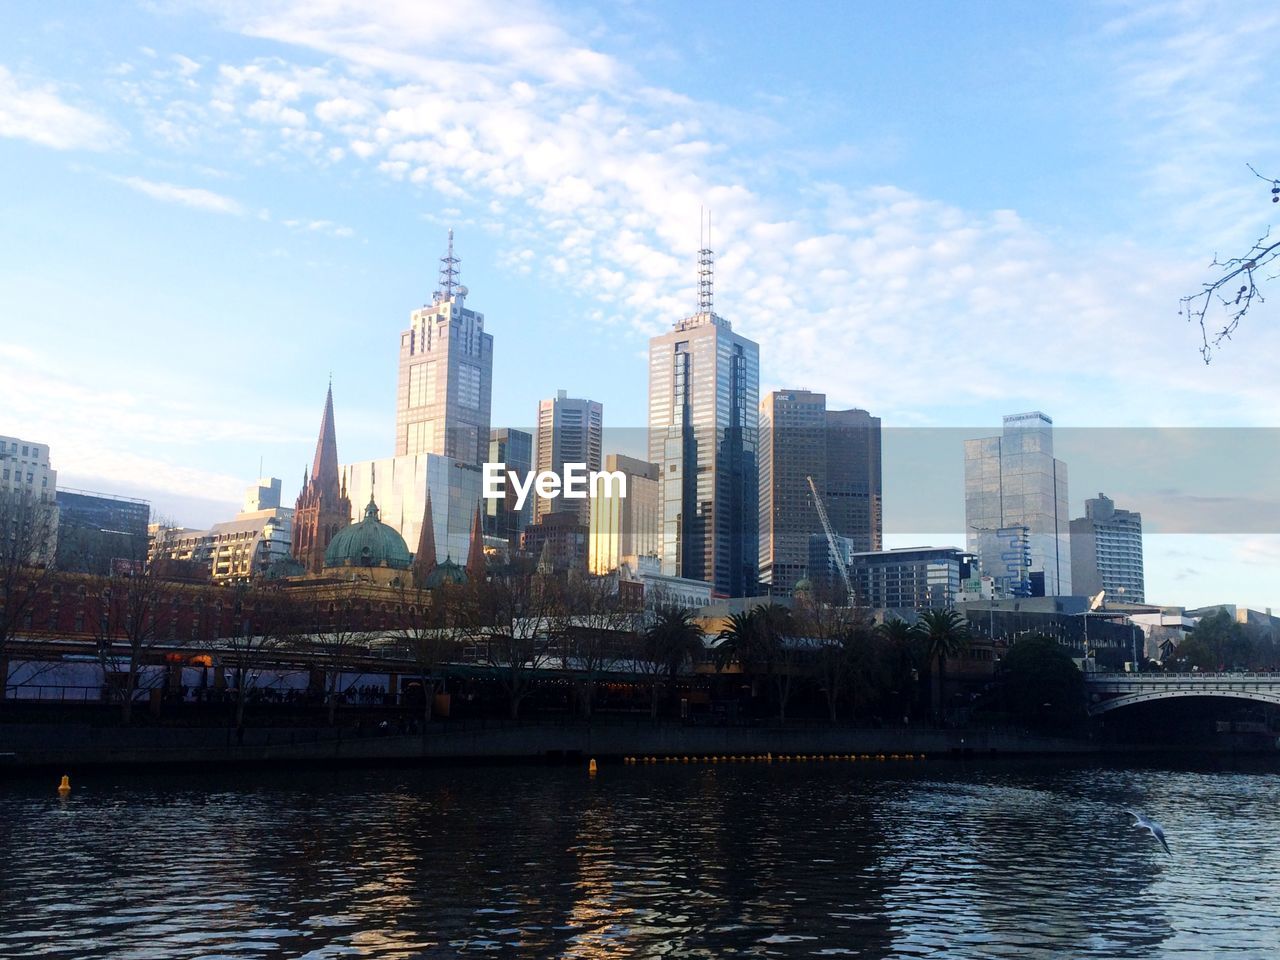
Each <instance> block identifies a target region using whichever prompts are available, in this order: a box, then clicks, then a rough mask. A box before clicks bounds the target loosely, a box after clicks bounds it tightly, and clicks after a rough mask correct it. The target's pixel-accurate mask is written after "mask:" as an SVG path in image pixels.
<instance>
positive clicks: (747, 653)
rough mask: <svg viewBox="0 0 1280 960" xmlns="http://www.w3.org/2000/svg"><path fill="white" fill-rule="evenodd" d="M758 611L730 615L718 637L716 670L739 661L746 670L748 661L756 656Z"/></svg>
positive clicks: (752, 610) (756, 608) (754, 609)
mask: <svg viewBox="0 0 1280 960" xmlns="http://www.w3.org/2000/svg"><path fill="white" fill-rule="evenodd" d="M758 609H759V608H758V607H753V608H752V609H750V610H747V611H745V612H743V613H731V614H729V619H728V620H727V621H726V622H725V625H724V627H722V628H721V630H720V632H719V633H718V634H717V635H716V640H717V641H718V642H717V643H716V648H715V662H716V670H723V669H724V668H725V667H726V666H728V664H729V663H730V661H733V660H737V661H738V662H739V663H741V664H742V665H743V669H744V670H745V669H746V663H747V661H748V660H750V659H751V657H752V656H753V655H754V654H755V644H756V633H757V631H758V626H759V618H758V617H757V616H756V610H758Z"/></svg>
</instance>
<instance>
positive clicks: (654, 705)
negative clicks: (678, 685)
mask: <svg viewBox="0 0 1280 960" xmlns="http://www.w3.org/2000/svg"><path fill="white" fill-rule="evenodd" d="M640 641H641V642H640V656H639V657H638V659H637V667H638V668H639V669H640V670H641V671H642V672H644V673H646V674H647V675H648V676H649V678H650V692H651V697H650V702H649V715H650V716H651V717H652V718H653V719H655V720H656V719H657V718H658V700H659V696H660V691H661V685H662V681H663V680H664V679H665V680H666V681H667V682H668V683H674V682H675V679H676V677H677V676H678V675H679V673H680V668H681V667H683V666H684V665H685V663H687V662H688V661H690V660H692V659H693V658H694V657H696V656H699V655H700V654H701V653H702V651H703V650H704V649H705V648H704V644H703V634H702V627H700V626H698V623H697V621H696V620H694V618H693V613H692V611H689V610H685V609H683V608H681V607H675V606H661V607H658V608H657V609H656V610H654V612H653V621H652V622H651V623H650V624H649V626H648V628H647V629H646V630H645V631H644V633H643V634H641V636H640Z"/></svg>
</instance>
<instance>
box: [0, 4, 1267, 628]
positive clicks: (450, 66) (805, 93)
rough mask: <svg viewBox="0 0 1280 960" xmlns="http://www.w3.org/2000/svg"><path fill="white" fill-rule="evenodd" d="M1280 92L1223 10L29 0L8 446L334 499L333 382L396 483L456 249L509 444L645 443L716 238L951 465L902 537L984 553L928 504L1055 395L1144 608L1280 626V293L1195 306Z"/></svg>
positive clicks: (803, 341) (1249, 223)
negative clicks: (596, 430) (991, 440)
mask: <svg viewBox="0 0 1280 960" xmlns="http://www.w3.org/2000/svg"><path fill="white" fill-rule="evenodd" d="M1278 79H1280V10H1277V11H1272V10H1270V9H1269V8H1266V7H1256V8H1253V9H1251V11H1250V13H1249V15H1248V16H1247V17H1245V16H1240V15H1239V13H1238V8H1236V7H1232V6H1228V5H1227V4H1225V3H1207V2H1205V3H1202V2H1194V0H1184V2H1162V3H1124V2H1101V3H1083V2H1082V3H1075V2H1071V3H1067V2H1063V3H1042V4H1034V5H1033V4H1026V3H1020V2H1019V3H1014V2H1010V3H1000V2H983V3H953V4H943V3H937V2H893V3H889V2H885V3H875V2H858V3H846V2H830V3H823V2H800V3H794V4H778V3H764V2H760V3H753V2H743V0H736V2H710V0H708V2H700V3H698V4H693V5H690V4H687V3H680V4H678V3H675V2H659V0H655V2H642V0H632V2H621V3H617V4H610V5H601V9H595V10H592V9H590V8H588V7H587V6H585V5H577V4H556V3H549V2H522V0H469V2H468V3H466V4H458V3H453V4H439V3H430V2H422V0H383V2H380V3H378V4H364V3H356V2H353V0H305V2H304V0H297V2H294V0H265V2H253V3H250V2H239V0H148V2H135V3H128V2H124V3H113V4H107V3H88V2H65V3H59V4H56V5H48V4H25V5H6V6H5V7H4V8H3V11H0V174H2V175H3V176H2V177H0V364H2V365H3V368H4V375H3V378H2V379H0V383H3V384H4V385H5V387H7V389H5V390H4V391H3V393H4V398H5V399H4V402H3V405H0V433H5V434H9V435H13V436H20V437H23V438H26V439H31V440H38V441H43V442H47V443H49V444H50V446H51V449H52V457H53V461H54V466H55V468H56V469H57V470H58V472H59V478H58V482H59V485H60V486H66V487H77V488H81V489H90V490H101V491H106V492H110V493H117V494H124V495H131V496H140V497H145V498H147V499H149V500H151V501H152V503H153V508H154V511H155V513H156V514H157V515H160V516H164V517H166V518H169V519H172V520H175V521H177V522H180V523H184V524H186V525H190V526H198V525H204V524H208V523H211V522H214V521H216V520H219V519H226V518H228V517H229V516H230V514H231V513H233V512H234V511H235V509H237V505H238V503H239V501H240V498H241V493H242V491H243V489H244V487H246V486H247V485H248V484H249V483H250V482H251V481H252V480H253V479H254V478H256V477H257V476H258V475H259V473H260V472H261V473H262V474H265V475H273V476H279V477H282V478H283V479H284V487H285V496H286V498H289V499H292V497H293V496H294V495H296V492H297V487H298V483H299V481H300V479H301V474H302V470H303V468H304V466H305V465H306V464H307V463H309V461H310V458H311V453H312V450H313V448H314V444H315V437H316V431H317V428H318V425H319V417H320V411H321V406H322V403H323V398H324V391H325V388H326V385H327V383H328V380H329V377H330V376H332V378H333V389H334V398H335V406H336V421H337V428H338V444H339V454H340V457H341V459H342V460H343V461H344V462H350V461H355V460H360V459H368V458H373V457H379V456H387V455H389V454H390V453H391V448H392V441H393V436H394V433H393V431H394V390H395V379H396V350H397V344H398V338H399V332H400V330H401V329H403V328H404V327H406V326H407V321H408V316H409V313H410V311H411V310H412V309H414V308H415V307H417V306H419V305H421V304H423V303H425V302H428V301H429V300H430V298H431V295H432V292H433V290H434V289H435V287H436V282H437V271H438V259H439V257H440V256H441V255H442V253H443V252H444V246H445V237H446V231H447V230H448V229H449V228H450V227H452V228H453V230H454V232H455V250H456V253H457V255H458V256H459V257H460V258H461V261H462V262H461V280H462V282H463V283H464V284H466V285H467V286H468V288H469V290H470V295H469V297H468V305H469V306H471V307H473V308H475V309H478V310H481V311H483V312H484V314H485V317H486V328H487V330H488V331H489V332H490V333H492V334H493V336H494V341H495V348H494V377H495V384H494V391H493V423H494V425H495V426H498V425H512V426H521V425H528V424H530V423H531V422H533V419H534V412H535V411H536V404H537V401H538V400H539V399H540V398H542V397H547V396H552V395H554V392H555V391H556V390H557V389H565V390H568V391H569V393H570V395H572V396H586V397H590V398H592V399H596V400H599V401H601V402H602V403H603V404H604V410H605V421H606V425H607V426H609V427H611V428H615V429H623V430H637V431H638V430H642V429H643V427H644V424H645V417H646V409H645V404H646V388H647V383H646V377H647V366H646V359H645V358H646V355H647V354H646V351H647V339H648V338H649V337H650V336H652V335H654V334H656V333H659V332H662V331H663V330H665V329H668V328H669V327H670V325H671V323H673V322H674V321H675V320H677V319H679V318H680V317H682V316H684V315H687V314H689V313H691V312H693V310H694V308H695V305H696V290H695V284H696V273H695V259H696V256H695V252H696V250H697V247H698V244H699V218H700V214H701V211H702V210H703V209H707V210H710V212H711V221H712V239H711V244H712V246H713V247H714V249H715V251H716V275H715V291H716V300H715V306H716V311H717V312H718V313H720V314H721V315H723V316H725V317H726V318H728V319H729V320H730V321H731V322H732V323H733V324H734V328H735V330H738V331H740V332H742V333H744V334H745V335H747V336H749V337H751V338H753V339H755V340H757V341H758V342H759V343H760V345H761V367H762V370H761V376H762V388H763V389H766V390H767V389H776V388H799V387H805V388H809V389H814V390H822V391H825V392H826V393H827V395H828V398H829V405H830V406H833V407H835V406H855V405H856V406H861V407H864V408H866V409H868V410H870V411H871V412H872V413H874V414H876V415H878V416H880V417H881V418H882V419H883V422H884V425H885V429H886V431H890V430H894V431H899V433H898V434H896V435H899V436H914V435H913V434H911V433H910V431H913V430H922V431H925V432H926V434H927V435H929V436H937V437H943V438H946V439H945V440H944V441H939V442H938V444H937V445H936V447H935V448H934V449H935V452H934V453H932V454H931V456H928V457H925V458H923V459H921V458H920V457H919V456H915V455H912V456H905V455H904V456H901V457H897V458H896V459H895V454H894V451H895V449H897V448H895V447H893V445H892V444H890V443H886V463H885V488H886V494H885V497H886V504H885V512H886V523H887V538H886V539H887V542H888V543H889V545H893V546H902V545H907V544H915V543H920V542H923V541H929V542H934V543H943V542H945V543H960V542H962V535H963V491H962V487H961V486H960V484H959V483H945V484H938V483H933V484H928V483H926V484H923V485H922V484H921V483H920V482H919V481H920V479H921V478H922V477H926V476H927V477H929V478H935V477H943V478H945V477H958V476H960V475H961V471H962V459H961V458H962V449H961V444H960V438H961V436H980V435H984V434H992V433H995V432H998V429H999V425H1000V418H1001V416H1002V415H1004V414H1008V413H1016V412H1021V411H1025V410H1043V411H1044V412H1046V413H1048V414H1049V415H1050V416H1052V417H1053V419H1054V421H1055V424H1056V425H1058V426H1059V427H1060V428H1065V430H1064V432H1063V436H1064V437H1065V436H1068V435H1070V436H1072V437H1074V438H1076V440H1075V441H1074V447H1073V449H1075V450H1076V451H1077V453H1076V457H1077V460H1078V461H1079V462H1078V463H1077V464H1076V465H1075V466H1074V467H1073V469H1072V473H1071V490H1070V493H1071V512H1072V514H1073V515H1080V514H1082V513H1083V502H1084V499H1085V498H1086V497H1091V496H1095V495H1096V494H1097V493H1098V492H1101V491H1105V492H1107V493H1108V495H1110V496H1113V497H1114V498H1115V499H1116V501H1117V504H1118V505H1119V506H1121V507H1128V508H1130V509H1136V510H1145V514H1144V515H1146V516H1148V517H1149V518H1150V520H1149V522H1148V532H1149V534H1150V535H1149V536H1148V537H1147V585H1148V586H1147V593H1148V597H1149V599H1153V600H1155V601H1157V602H1165V603H1186V604H1188V605H1191V606H1196V605H1200V604H1207V603H1212V602H1236V603H1246V604H1249V605H1251V606H1254V607H1259V608H1262V607H1267V606H1271V605H1272V604H1273V603H1274V604H1275V605H1276V606H1277V607H1280V590H1278V589H1277V587H1276V586H1275V583H1276V577H1275V573H1276V571H1277V568H1278V567H1280V536H1278V535H1277V534H1278V533H1280V530H1278V529H1277V524H1276V520H1275V517H1276V511H1277V495H1276V493H1275V491H1274V487H1275V483H1274V478H1275V476H1276V467H1277V452H1278V451H1280V445H1277V442H1276V440H1277V436H1280V435H1278V434H1277V433H1276V432H1275V428H1277V427H1280V402H1278V401H1280V381H1278V380H1277V378H1276V376H1275V373H1274V370H1275V358H1276V356H1277V347H1280V330H1278V329H1277V327H1276V324H1275V323H1274V317H1275V312H1274V307H1273V304H1272V303H1271V302H1268V303H1265V304H1262V305H1261V306H1259V307H1258V308H1256V310H1255V312H1254V313H1253V314H1251V315H1250V316H1249V317H1248V318H1247V320H1246V322H1245V323H1244V324H1243V325H1242V326H1241V328H1240V330H1239V331H1238V333H1237V335H1236V336H1235V337H1234V339H1233V340H1232V341H1231V342H1229V343H1227V344H1225V345H1224V346H1223V348H1222V349H1220V350H1219V351H1218V352H1217V353H1216V354H1215V356H1214V359H1213V362H1212V363H1211V364H1208V365H1206V364H1205V363H1204V362H1203V361H1202V360H1201V357H1200V354H1199V352H1198V347H1199V333H1198V330H1197V329H1195V328H1194V327H1192V326H1190V325H1188V324H1187V323H1186V322H1185V320H1184V318H1182V317H1181V316H1179V314H1178V299H1179V297H1181V296H1182V295H1183V294H1185V293H1189V292H1193V291H1194V290H1196V289H1197V288H1198V286H1199V284H1200V283H1202V282H1203V281H1204V280H1205V279H1207V278H1209V277H1210V276H1211V274H1210V273H1208V271H1207V265H1208V263H1209V261H1210V260H1211V259H1212V257H1213V254H1214V253H1215V252H1219V251H1221V252H1224V253H1225V252H1231V251H1233V250H1243V249H1246V248H1247V247H1248V245H1249V244H1250V243H1252V241H1253V239H1254V238H1255V237H1257V236H1259V235H1260V234H1261V233H1262V232H1263V231H1264V230H1265V229H1266V227H1267V225H1268V222H1269V217H1270V215H1271V214H1272V211H1273V209H1274V208H1272V207H1271V205H1270V203H1269V200H1270V195H1269V189H1268V187H1269V184H1266V183H1263V182H1262V181H1260V180H1258V179H1256V178H1255V177H1254V176H1253V174H1251V173H1250V172H1249V169H1248V166H1247V164H1250V163H1252V164H1253V165H1254V166H1257V167H1258V168H1259V169H1262V170H1264V171H1265V170H1267V169H1273V172H1272V174H1271V175H1278V174H1276V173H1275V172H1274V168H1276V167H1280V157H1277V147H1278V146H1280V125H1277V124H1276V123H1275V121H1274V117H1273V116H1271V115H1270V110H1269V107H1270V105H1271V104H1272V103H1273V101H1274V91H1275V90H1276V89H1277V80H1278ZM1277 292H1280V287H1278V288H1277ZM940 428H945V429H940ZM1092 430H1102V431H1105V433H1098V434H1096V436H1106V437H1108V438H1110V439H1109V440H1108V443H1107V444H1103V445H1101V446H1096V445H1094V444H1093V443H1092V441H1091V440H1090V438H1091V437H1093V436H1095V434H1092V433H1091V432H1090V431H1092ZM930 431H932V432H930ZM1115 431H1119V432H1118V433H1117V432H1115ZM1126 431H1133V432H1132V433H1126ZM1116 437H1121V438H1126V439H1122V440H1121V441H1118V442H1117V441H1115V438H1116ZM1171 438H1176V439H1177V442H1176V443H1173V444H1172V445H1171V446H1166V444H1167V443H1168V442H1169V441H1170V440H1171ZM1188 438H1190V439H1188ZM908 446H910V444H908ZM1067 446H1068V447H1071V446H1072V444H1067ZM1099 449H1105V450H1107V451H1108V454H1107V455H1106V456H1100V455H1090V452H1091V451H1095V450H1099ZM1166 453H1170V454H1171V455H1169V456H1166ZM1173 454H1176V455H1173ZM1059 455H1060V456H1064V458H1065V456H1066V454H1065V453H1064V452H1063V451H1062V450H1060V451H1059ZM1224 501H1226V502H1227V506H1228V509H1225V510H1223V509H1219V508H1220V507H1221V506H1222V504H1223V502H1224ZM939 504H942V507H941V508H939V506H938V505H939ZM1206 504H1209V505H1212V506H1213V509H1209V510H1207V511H1203V512H1202V508H1203V507H1205V505H1206ZM1171 512H1173V513H1177V518H1176V520H1175V521H1172V522H1171V521H1170V520H1169V517H1170V514H1171ZM1228 515H1229V516H1228ZM1252 517H1256V518H1257V519H1256V522H1255V521H1254V520H1252V519H1251V518H1252Z"/></svg>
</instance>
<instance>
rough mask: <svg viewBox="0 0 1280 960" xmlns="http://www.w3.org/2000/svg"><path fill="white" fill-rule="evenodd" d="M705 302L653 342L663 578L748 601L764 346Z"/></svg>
mask: <svg viewBox="0 0 1280 960" xmlns="http://www.w3.org/2000/svg"><path fill="white" fill-rule="evenodd" d="M707 301H709V297H708V298H707ZM707 301H704V302H703V303H702V304H701V307H702V309H701V311H700V312H699V313H696V314H694V315H693V316H691V317H687V318H685V319H683V320H681V321H679V322H678V323H677V324H676V325H675V328H674V329H673V330H672V331H671V332H669V333H665V334H662V335H661V336H658V337H654V338H653V339H652V340H650V341H649V460H650V461H652V462H653V463H655V464H657V465H658V468H659V471H658V482H659V490H658V497H659V508H660V515H659V523H660V525H661V536H660V542H659V551H660V557H661V562H662V573H663V575H665V576H675V577H685V578H687V579H692V580H705V581H709V582H710V583H711V584H712V587H713V589H714V590H715V592H716V593H717V594H720V595H723V596H730V597H740V596H749V595H751V594H753V593H754V592H755V588H756V574H757V563H758V556H759V549H758V548H759V509H758V506H757V504H758V498H759V468H758V465H757V460H756V457H757V451H756V444H757V440H758V433H759V404H760V347H759V346H758V345H757V344H756V343H754V342H753V341H751V340H748V339H747V338H746V337H743V336H742V335H740V334H737V333H734V332H733V328H732V326H731V325H730V323H729V321H728V320H725V319H724V318H723V317H720V316H718V315H717V314H715V313H714V312H713V311H712V310H711V305H710V303H709V302H707Z"/></svg>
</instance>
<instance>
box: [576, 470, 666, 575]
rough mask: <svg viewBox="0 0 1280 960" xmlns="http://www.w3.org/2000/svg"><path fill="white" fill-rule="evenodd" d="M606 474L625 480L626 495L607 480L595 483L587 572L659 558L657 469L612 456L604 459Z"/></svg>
mask: <svg viewBox="0 0 1280 960" xmlns="http://www.w3.org/2000/svg"><path fill="white" fill-rule="evenodd" d="M604 469H605V472H606V473H621V474H622V475H623V476H624V477H626V481H627V495H626V496H625V497H624V496H620V495H619V488H618V487H617V485H616V484H614V483H612V482H611V481H610V480H609V479H607V478H603V477H602V478H600V479H599V480H597V482H596V489H595V491H594V494H595V495H594V496H593V497H592V498H591V500H589V501H588V503H589V504H590V507H591V529H590V531H589V533H588V541H587V569H588V570H590V571H591V572H592V573H595V574H601V575H603V574H606V573H612V572H613V571H614V570H617V569H618V567H619V566H621V565H622V563H623V562H624V561H626V560H627V559H628V558H635V557H657V555H658V466H657V464H654V463H648V462H646V461H644V460H637V459H636V458H635V457H627V456H623V455H622V454H620V453H611V454H609V455H608V456H607V457H605V458H604Z"/></svg>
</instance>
